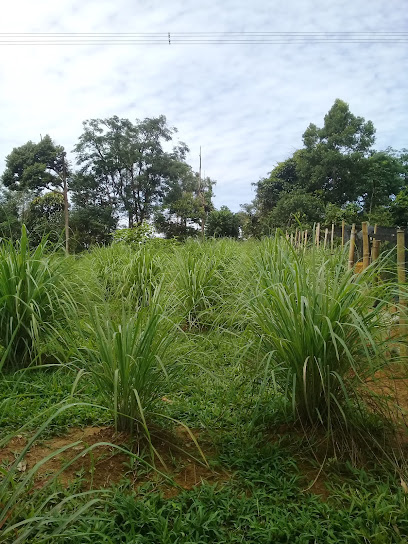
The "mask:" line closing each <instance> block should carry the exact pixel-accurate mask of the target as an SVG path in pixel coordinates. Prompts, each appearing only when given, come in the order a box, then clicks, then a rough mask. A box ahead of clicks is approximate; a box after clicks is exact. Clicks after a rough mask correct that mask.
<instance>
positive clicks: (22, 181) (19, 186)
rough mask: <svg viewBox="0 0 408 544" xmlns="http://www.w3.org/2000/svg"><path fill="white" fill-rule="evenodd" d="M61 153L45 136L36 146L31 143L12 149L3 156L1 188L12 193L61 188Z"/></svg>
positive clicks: (62, 172)
mask: <svg viewBox="0 0 408 544" xmlns="http://www.w3.org/2000/svg"><path fill="white" fill-rule="evenodd" d="M64 161H65V151H64V148H63V147H62V146H60V145H57V144H55V143H54V142H53V140H52V139H51V137H50V136H49V135H48V134H47V135H46V136H44V138H42V139H41V140H40V142H38V143H34V142H32V141H29V142H27V143H26V144H24V145H22V146H20V147H15V148H14V149H13V150H12V152H11V153H10V154H9V155H8V156H7V157H6V169H5V171H4V173H3V175H2V178H1V180H2V182H3V184H4V186H5V187H7V188H9V189H10V190H12V191H25V190H30V191H33V192H36V193H37V194H40V193H41V191H42V190H44V189H48V190H50V191H52V190H55V189H59V190H61V191H62V189H63V174H64Z"/></svg>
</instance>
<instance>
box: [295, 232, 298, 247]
mask: <svg viewBox="0 0 408 544" xmlns="http://www.w3.org/2000/svg"><path fill="white" fill-rule="evenodd" d="M297 241H298V229H296V230H295V247H297Z"/></svg>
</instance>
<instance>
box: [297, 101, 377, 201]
mask: <svg viewBox="0 0 408 544" xmlns="http://www.w3.org/2000/svg"><path fill="white" fill-rule="evenodd" d="M374 134H375V129H374V125H373V123H372V122H371V121H365V119H364V118H363V117H356V116H355V115H353V114H352V113H351V112H350V108H349V106H348V104H346V102H343V101H342V100H339V99H337V100H336V101H335V102H334V104H333V106H332V107H331V109H330V111H329V112H328V113H327V114H326V115H325V117H324V124H323V127H322V128H318V127H317V126H316V125H314V124H313V123H311V124H310V125H309V127H308V128H307V129H306V131H305V132H304V134H303V143H304V146H305V147H304V149H303V150H301V152H300V153H298V156H297V172H298V174H299V177H300V178H301V181H302V186H303V188H304V189H305V190H306V191H307V192H315V191H318V192H319V193H320V194H321V196H322V198H323V199H324V200H325V201H326V202H332V203H334V204H337V205H339V206H341V205H342V204H345V203H346V202H350V201H354V200H356V198H357V197H358V190H359V186H358V181H359V179H361V177H362V174H363V173H364V172H365V171H366V169H367V158H368V157H369V155H370V150H371V146H372V145H373V144H374V141H375V137H374Z"/></svg>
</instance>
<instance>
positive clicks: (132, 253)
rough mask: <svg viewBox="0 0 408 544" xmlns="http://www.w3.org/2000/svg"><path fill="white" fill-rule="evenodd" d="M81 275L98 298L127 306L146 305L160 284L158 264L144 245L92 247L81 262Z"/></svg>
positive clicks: (105, 301) (130, 307) (134, 307)
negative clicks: (137, 246)
mask: <svg viewBox="0 0 408 544" xmlns="http://www.w3.org/2000/svg"><path fill="white" fill-rule="evenodd" d="M81 268H82V273H83V274H82V275H83V277H84V278H85V281H86V282H87V283H88V285H92V286H93V290H94V293H93V294H94V295H96V298H97V299H99V301H102V302H104V303H111V304H112V305H113V306H115V305H116V306H117V307H118V308H122V306H123V305H124V304H125V305H127V307H128V308H129V310H131V309H136V308H138V307H143V306H148V305H149V303H150V301H151V299H152V297H153V296H154V293H155V291H156V289H157V287H158V286H159V284H160V281H161V277H160V266H159V264H158V262H157V258H156V254H155V252H154V251H152V250H151V249H150V247H148V246H146V247H145V246H141V247H140V248H134V247H133V246H127V245H126V244H123V243H120V244H114V245H112V246H110V247H103V248H95V249H93V250H92V251H91V252H90V253H89V254H88V255H87V256H85V257H84V258H83V260H82V262H81Z"/></svg>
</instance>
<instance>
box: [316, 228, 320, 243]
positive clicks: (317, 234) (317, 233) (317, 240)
mask: <svg viewBox="0 0 408 544" xmlns="http://www.w3.org/2000/svg"><path fill="white" fill-rule="evenodd" d="M316 245H317V247H319V245H320V223H317V226H316Z"/></svg>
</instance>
